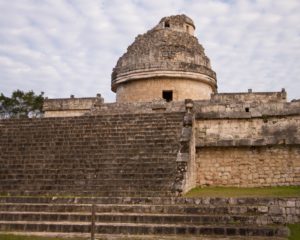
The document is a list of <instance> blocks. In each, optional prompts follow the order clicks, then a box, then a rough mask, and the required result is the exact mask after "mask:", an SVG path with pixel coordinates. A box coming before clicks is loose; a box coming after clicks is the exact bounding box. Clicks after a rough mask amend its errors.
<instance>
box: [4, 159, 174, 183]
mask: <svg viewBox="0 0 300 240" xmlns="http://www.w3.org/2000/svg"><path fill="white" fill-rule="evenodd" d="M173 160H174V159H173ZM134 165H135V167H133V166H132V165H130V166H127V165H125V166H123V167H122V168H118V167H115V166H113V165H110V166H106V167H105V168H103V167H102V168H99V169H97V170H95V168H96V167H97V166H96V167H93V169H92V170H91V172H95V173H96V174H119V173H125V174H133V173H137V170H136V166H139V168H140V172H138V174H149V175H150V174H153V173H156V174H163V173H169V172H173V171H174V169H175V165H174V161H172V162H170V163H166V162H165V163H159V164H156V163H155V164H154V163H149V164H145V166H141V164H137V163H136V164H134ZM71 170H72V173H70V171H71ZM86 171H89V169H86ZM76 172H78V173H80V170H78V171H74V169H71V168H69V169H68V168H64V169H63V170H62V169H42V170H37V169H26V174H27V175H28V176H29V175H39V174H43V175H54V176H57V174H60V175H61V176H64V174H65V175H68V174H69V175H71V176H73V174H74V175H75V173H76ZM19 175H21V176H26V175H25V173H24V169H22V170H20V169H10V170H7V171H5V170H4V169H0V176H1V179H7V178H13V177H16V176H19ZM76 176H77V177H78V175H76Z"/></svg>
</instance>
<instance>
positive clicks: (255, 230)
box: [0, 221, 288, 237]
mask: <svg viewBox="0 0 300 240" xmlns="http://www.w3.org/2000/svg"><path fill="white" fill-rule="evenodd" d="M0 231H31V232H34V231H36V232H81V233H83V232H90V231H91V225H90V223H87V222H64V221H62V222H38V221H37V222H27V221H16V222H8V221H0ZM95 232H96V233H101V234H166V235H169V234H178V235H182V234H193V235H216V236H224V235H227V236H268V237H274V236H287V235H288V229H287V228H286V227H281V226H263V227H258V226H240V225H226V226H209V225H204V226H202V225H197V226H196V225H182V224H146V223H141V224H138V223H96V224H95Z"/></svg>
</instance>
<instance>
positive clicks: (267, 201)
mask: <svg viewBox="0 0 300 240" xmlns="http://www.w3.org/2000/svg"><path fill="white" fill-rule="evenodd" d="M291 200H294V198H291ZM281 201H282V198H268V197H266V198H262V197H259V198H255V197H248V198H246V197H241V198H219V197H199V198H189V197H64V196H61V197H59V196H58V197H57V196H54V197H46V196H43V197H33V196H27V197H20V196H18V197H9V196H7V197H5V196H0V203H51V204H54V203H68V204H72V203H73V204H80V203H81V204H134V205H135V204H142V205H145V204H147V205H150V204H155V205H164V204H166V205H172V204H179V205H185V206H190V205H191V206H194V205H196V206H199V205H201V206H206V205H207V206H208V205H212V206H214V205H215V206H220V205H221V206H227V205H228V206H234V205H239V206H244V205H255V206H257V207H260V206H262V207H268V206H272V205H274V203H277V202H281Z"/></svg>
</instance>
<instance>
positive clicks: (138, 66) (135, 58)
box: [111, 15, 217, 101]
mask: <svg viewBox="0 0 300 240" xmlns="http://www.w3.org/2000/svg"><path fill="white" fill-rule="evenodd" d="M194 30H195V26H194V23H193V20H192V19H190V18H189V17H187V16H185V15H176V16H170V17H164V18H162V19H161V21H160V22H159V24H158V25H157V26H155V27H154V28H153V29H151V30H149V31H148V32H146V33H145V34H143V35H138V36H137V37H136V39H135V41H134V42H133V43H132V44H131V45H130V46H129V47H128V49H127V52H126V53H125V54H124V55H123V56H122V57H120V58H119V60H118V62H117V65H116V66H115V68H114V69H113V72H112V83H111V88H112V91H114V92H117V101H118V95H121V92H122V95H124V94H133V93H132V92H130V91H125V90H124V89H123V88H124V86H125V84H126V83H129V82H136V84H137V82H138V81H139V82H140V80H144V81H146V80H149V79H152V80H154V79H156V80H157V81H158V80H162V79H168V80H169V81H170V80H172V79H173V80H174V83H175V79H176V80H180V79H182V80H187V79H188V80H192V81H196V82H199V83H202V84H205V85H207V86H209V88H210V93H209V94H208V95H209V96H210V94H211V93H213V92H216V90H217V81H216V74H215V72H214V71H213V70H212V69H211V65H210V60H209V58H208V57H207V56H206V55H205V53H204V48H203V47H202V46H201V44H199V42H198V40H197V38H196V37H194V36H193V34H194ZM161 83H162V85H164V83H163V82H161ZM139 84H140V83H139ZM150 85H153V84H150ZM140 87H141V88H143V86H141V85H140ZM119 88H120V94H119ZM167 88H172V87H171V86H170V85H169V86H168V87H167ZM175 88H176V87H175ZM138 89H139V86H137V87H136V91H137V90H138ZM139 90H143V89H139ZM124 91H125V92H124ZM178 91H179V90H178ZM144 92H145V91H144ZM148 92H149V89H148ZM141 94H142V95H144V94H143V93H141ZM200 95H201V94H200ZM141 97H142V100H143V96H141ZM159 97H160V96H156V95H155V94H154V95H153V96H152V97H151V96H149V97H148V98H147V99H144V100H145V101H147V100H151V98H152V99H156V98H159ZM121 98H122V101H123V100H124V101H127V100H128V99H130V96H124V97H121ZM181 98H189V96H186V97H179V98H177V99H174V100H181ZM194 98H197V97H194ZM204 98H209V97H204ZM126 99H127V100H126ZM199 99H203V97H201V96H199ZM137 100H138V99H137ZM129 101H130V100H129Z"/></svg>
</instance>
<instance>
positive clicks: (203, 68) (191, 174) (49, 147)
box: [0, 15, 300, 240]
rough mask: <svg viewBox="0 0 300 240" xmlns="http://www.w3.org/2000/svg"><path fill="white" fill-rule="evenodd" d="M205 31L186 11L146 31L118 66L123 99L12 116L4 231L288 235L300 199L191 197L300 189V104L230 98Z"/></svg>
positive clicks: (1, 145)
mask: <svg viewBox="0 0 300 240" xmlns="http://www.w3.org/2000/svg"><path fill="white" fill-rule="evenodd" d="M194 30H195V26H194V23H193V21H192V20H191V19H190V18H188V17H187V16H185V15H177V16H170V17H165V18H162V20H161V21H160V22H159V24H158V25H157V26H155V27H154V28H153V29H151V30H150V31H148V32H147V33H145V34H143V35H139V36H138V37H137V38H136V39H135V41H134V42H133V44H132V45H130V46H129V47H128V50H127V52H126V53H125V54H124V55H123V56H122V57H121V58H120V59H119V61H118V62H117V64H116V66H115V68H114V69H113V72H112V84H111V88H112V90H113V91H114V92H116V95H117V101H116V102H113V103H105V102H104V99H103V98H102V97H101V95H100V94H97V96H96V97H89V98H76V97H74V96H71V97H70V98H65V99H46V100H45V102H44V111H45V114H44V117H43V118H29V119H5V120H0V195H1V198H0V210H1V211H0V232H1V231H9V232H12V231H30V232H31V233H32V232H43V234H44V235H45V234H46V233H45V232H55V233H58V232H63V233H77V234H78V233H86V234H88V233H90V232H93V233H95V234H106V235H105V236H104V237H105V238H104V237H103V238H102V237H101V236H100V238H101V239H110V238H109V237H108V236H107V235H109V234H114V235H116V234H121V235H122V234H126V235H128V234H132V235H151V236H153V235H161V234H163V235H187V236H185V237H183V238H185V239H189V238H190V236H191V235H193V236H196V235H206V236H207V235H214V236H222V237H223V238H222V239H225V238H224V236H227V237H228V236H229V238H231V237H232V236H234V235H238V236H248V237H249V238H245V239H249V240H250V239H251V240H252V239H256V236H263V237H264V238H263V239H268V238H269V239H282V238H281V237H287V235H288V229H287V227H286V224H288V223H299V222H300V214H299V213H300V197H299V194H298V195H296V196H295V197H289V198H285V197H280V198H279V197H271V198H259V197H258V198H256V197H255V198H253V197H252V198H251V197H247V198H245V197H243V198H226V197H217V198H216V197H211V196H209V197H195V198H189V197H187V196H186V195H185V194H186V193H187V192H188V191H190V190H191V189H193V188H195V187H201V188H202V187H207V186H213V187H237V188H238V187H245V188H249V187H267V186H293V188H295V189H296V190H297V189H299V188H298V186H300V100H292V101H290V102H289V101H287V93H286V92H285V90H284V89H281V90H280V91H278V92H253V91H252V90H251V89H249V90H248V91H247V92H240V93H218V92H217V81H216V74H215V72H214V71H213V70H212V69H211V66H210V61H209V59H208V58H207V56H206V55H205V53H204V49H203V47H202V46H201V45H200V44H199V43H198V41H197V39H196V37H194V35H193V34H194ZM249 191H250V190H249ZM252 191H253V189H252ZM24 195H25V196H26V197H24ZM62 196H63V197H62ZM91 235H92V234H91ZM85 236H86V235H85ZM106 237H108V238H106ZM227 237H226V239H227ZM277 237H279V238H277ZM129 238H130V237H129ZM134 239H135V238H134ZM138 239H144V237H143V236H142V237H139V238H138ZM147 239H148V238H147ZM149 239H165V236H164V237H157V236H155V237H153V238H149ZM172 239H173V238H172ZM176 239H177V238H176ZM193 239H194V238H193ZM195 239H196V238H195ZM200 239H202V238H200ZM205 239H206V237H205ZM243 239H244V238H243Z"/></svg>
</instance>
